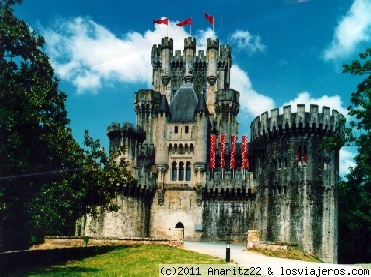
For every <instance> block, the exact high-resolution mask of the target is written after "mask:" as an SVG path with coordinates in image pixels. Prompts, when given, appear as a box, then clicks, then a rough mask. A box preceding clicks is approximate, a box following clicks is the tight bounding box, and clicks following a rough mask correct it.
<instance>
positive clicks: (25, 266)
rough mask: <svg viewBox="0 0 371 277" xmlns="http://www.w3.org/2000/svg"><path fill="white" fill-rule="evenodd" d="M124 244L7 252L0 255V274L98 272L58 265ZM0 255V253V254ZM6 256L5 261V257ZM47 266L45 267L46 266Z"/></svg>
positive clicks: (105, 251)
mask: <svg viewBox="0 0 371 277" xmlns="http://www.w3.org/2000/svg"><path fill="white" fill-rule="evenodd" d="M123 247H125V246H90V247H78V248H59V249H46V250H32V251H18V252H12V253H8V255H7V256H3V257H0V260H1V258H3V259H2V261H1V262H0V264H2V266H0V268H2V270H1V274H4V275H1V276H29V274H32V273H35V272H36V270H37V275H38V274H41V272H45V273H50V274H53V273H58V272H59V273H74V272H75V273H79V272H98V271H99V269H92V268H84V267H80V266H73V265H72V266H69V267H68V268H65V267H59V266H58V265H64V264H66V263H67V262H68V261H73V260H75V261H76V260H77V261H80V260H83V259H85V258H87V257H94V256H96V255H101V254H105V253H107V252H110V251H113V250H115V249H119V248H123ZM0 256H1V255H0ZM4 258H6V262H5V259H4ZM44 267H45V268H44ZM46 267H47V268H46ZM37 275H36V276H37Z"/></svg>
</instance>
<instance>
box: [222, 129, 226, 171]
mask: <svg viewBox="0 0 371 277" xmlns="http://www.w3.org/2000/svg"><path fill="white" fill-rule="evenodd" d="M226 137H227V135H226V134H222V135H221V136H220V167H221V168H224V167H225V159H224V152H225V139H226Z"/></svg>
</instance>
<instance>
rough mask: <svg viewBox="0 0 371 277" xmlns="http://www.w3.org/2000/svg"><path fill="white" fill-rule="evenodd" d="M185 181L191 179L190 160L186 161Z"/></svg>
mask: <svg viewBox="0 0 371 277" xmlns="http://www.w3.org/2000/svg"><path fill="white" fill-rule="evenodd" d="M186 181H191V162H187V163H186Z"/></svg>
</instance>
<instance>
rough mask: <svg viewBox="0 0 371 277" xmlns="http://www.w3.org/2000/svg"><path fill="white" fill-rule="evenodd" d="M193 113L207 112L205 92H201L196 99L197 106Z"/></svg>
mask: <svg viewBox="0 0 371 277" xmlns="http://www.w3.org/2000/svg"><path fill="white" fill-rule="evenodd" d="M195 113H205V114H209V110H208V109H207V105H206V100H205V94H203V93H202V94H201V95H200V98H199V99H198V103H197V107H196V110H195Z"/></svg>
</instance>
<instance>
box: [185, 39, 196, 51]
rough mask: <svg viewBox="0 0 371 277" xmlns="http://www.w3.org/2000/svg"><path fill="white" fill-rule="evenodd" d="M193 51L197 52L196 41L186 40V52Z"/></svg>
mask: <svg viewBox="0 0 371 277" xmlns="http://www.w3.org/2000/svg"><path fill="white" fill-rule="evenodd" d="M186 49H193V50H196V39H195V38H192V37H188V38H185V39H184V50H186Z"/></svg>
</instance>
